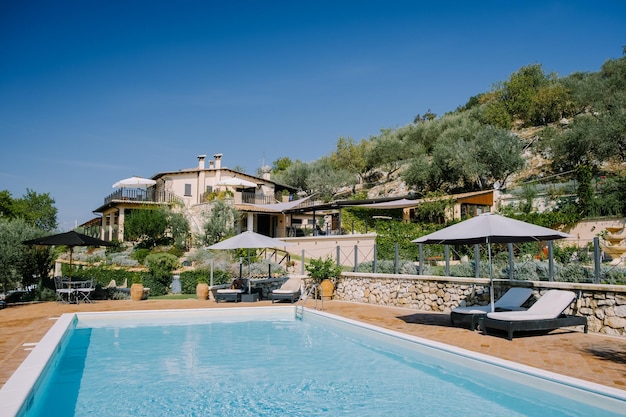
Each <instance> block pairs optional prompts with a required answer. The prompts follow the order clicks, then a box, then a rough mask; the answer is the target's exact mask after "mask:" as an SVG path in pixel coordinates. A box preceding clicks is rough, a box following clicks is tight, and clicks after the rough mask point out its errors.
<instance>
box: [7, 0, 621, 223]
mask: <svg viewBox="0 0 626 417" xmlns="http://www.w3.org/2000/svg"><path fill="white" fill-rule="evenodd" d="M623 45H626V2H624V1H621V0H619V1H618V0H615V1H600V2H590V1H568V0H562V1H552V0H544V1H490V0H483V1H480V2H478V1H476V2H469V1H465V2H460V1H458V2H455V1H440V2H433V1H429V2H420V1H393V0H392V1H368V0H361V1H341V0H337V1H325V0H317V1H269V0H268V1H231V2H226V1H224V2H212V1H155V0H152V1H142V0H135V1H133V0H131V1H116V0H107V1H104V0H82V1H74V2H67V1H62V0H57V1H38V2H36V1H28V0H24V1H11V0H0V138H1V143H2V145H1V149H2V150H1V152H0V190H5V189H6V190H9V191H10V192H11V194H12V196H13V197H14V198H18V197H21V196H23V195H24V194H25V193H26V189H27V188H28V189H31V190H34V191H36V192H38V193H49V194H50V195H51V197H52V198H53V199H55V201H56V204H55V205H56V207H57V208H58V210H59V216H58V219H59V222H60V229H61V230H69V229H71V228H72V227H73V226H74V225H75V224H76V223H77V224H80V223H83V222H85V221H87V220H89V219H91V218H93V217H94V214H93V213H92V211H93V210H94V209H96V208H97V207H99V206H100V205H101V204H102V203H103V199H104V197H105V196H107V195H108V194H109V193H110V192H112V188H111V186H112V184H113V183H114V182H116V181H117V180H119V179H122V178H126V177H129V176H132V175H140V176H144V177H150V176H152V175H154V174H156V173H158V172H163V171H169V170H178V169H183V168H190V167H194V166H196V165H197V160H196V156H197V155H199V154H206V155H208V156H212V155H213V154H215V153H223V154H224V157H223V165H224V166H227V167H234V166H241V167H244V168H245V169H246V171H247V172H248V173H251V174H254V173H255V172H256V170H257V168H259V167H260V166H261V165H262V164H263V163H265V164H268V165H270V164H271V163H272V161H274V160H276V159H277V158H279V157H283V156H288V157H290V158H291V159H293V160H295V159H299V160H302V161H305V162H310V161H314V160H316V159H318V158H320V157H321V156H323V155H326V154H328V153H330V152H332V151H333V150H334V149H335V145H336V143H337V139H338V138H339V137H350V138H353V139H355V140H360V139H363V138H369V137H371V136H375V135H377V134H378V133H379V132H380V130H381V129H385V128H397V127H400V126H404V125H406V124H408V123H410V122H411V121H412V120H413V118H414V117H415V115H416V114H418V113H419V114H424V113H425V112H426V111H427V110H429V109H430V110H431V111H433V112H434V113H436V114H438V115H441V114H443V113H445V112H447V111H452V110H454V109H455V108H456V107H458V106H460V105H463V104H465V103H466V102H467V100H468V99H469V98H470V97H471V96H473V95H476V94H478V93H482V92H486V91H489V90H490V88H491V87H492V85H493V84H494V83H497V82H500V81H504V80H506V79H508V77H509V76H510V75H511V74H512V73H514V72H515V71H517V70H518V69H519V68H521V67H522V66H525V65H530V64H536V63H539V64H541V65H542V66H543V69H544V71H545V72H555V73H557V74H558V75H560V76H566V75H569V74H571V73H572V72H576V71H589V72H595V71H598V70H599V69H600V67H601V65H602V64H603V63H604V62H605V61H606V60H608V59H615V58H619V57H621V56H622V48H623Z"/></svg>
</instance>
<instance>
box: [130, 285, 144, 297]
mask: <svg viewBox="0 0 626 417" xmlns="http://www.w3.org/2000/svg"><path fill="white" fill-rule="evenodd" d="M130 298H131V300H133V301H141V300H142V299H143V284H133V285H131V286H130Z"/></svg>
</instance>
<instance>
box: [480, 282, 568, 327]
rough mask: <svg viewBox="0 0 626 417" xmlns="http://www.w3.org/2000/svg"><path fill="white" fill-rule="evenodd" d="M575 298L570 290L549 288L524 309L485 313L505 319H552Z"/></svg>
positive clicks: (493, 317) (496, 318)
mask: <svg viewBox="0 0 626 417" xmlns="http://www.w3.org/2000/svg"><path fill="white" fill-rule="evenodd" d="M575 299H576V294H575V293H574V292H572V291H563V290H550V291H548V292H546V293H545V294H544V295H543V296H542V297H541V298H539V300H537V302H536V303H535V304H533V305H532V306H531V307H530V308H529V309H528V310H526V311H501V312H497V311H496V312H494V313H487V317H488V318H490V319H495V320H507V321H521V320H545V319H554V318H557V317H559V316H560V315H561V313H563V311H565V310H566V309H567V307H569V305H570V304H571V303H572V301H574V300H575Z"/></svg>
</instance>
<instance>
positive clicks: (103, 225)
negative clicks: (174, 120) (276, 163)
mask: <svg viewBox="0 0 626 417" xmlns="http://www.w3.org/2000/svg"><path fill="white" fill-rule="evenodd" d="M222 156H223V155H222V154H215V155H213V160H211V161H209V166H208V167H207V166H206V165H205V160H206V155H198V157H197V158H198V165H197V166H196V167H194V168H187V169H181V170H179V171H170V172H160V173H157V174H156V175H154V176H152V177H151V179H152V180H153V181H155V184H154V185H153V186H150V187H147V188H131V187H122V188H118V189H117V190H115V191H114V192H113V193H112V194H110V195H108V196H107V197H105V199H104V204H103V205H101V206H100V207H98V208H97V209H95V210H94V213H98V214H100V215H101V217H100V218H99V220H100V222H99V223H100V224H99V225H98V226H99V229H100V230H99V236H100V238H101V239H104V240H118V241H120V242H122V241H124V219H125V216H127V215H128V214H129V213H130V212H131V211H132V210H141V209H146V208H153V207H155V206H162V205H170V204H173V205H174V206H175V207H177V208H178V209H179V210H181V211H182V212H183V213H184V214H185V216H186V217H187V218H188V219H189V220H190V226H191V228H192V231H194V232H199V231H200V230H201V228H202V223H203V221H202V215H203V213H204V212H205V211H207V210H208V209H209V207H210V203H211V201H213V200H214V199H215V198H218V197H226V198H227V199H228V201H230V202H232V204H233V205H234V208H235V209H237V210H238V211H239V212H240V213H242V214H243V216H242V218H241V219H240V228H241V229H242V230H253V231H255V232H257V233H261V234H264V235H267V236H271V237H284V236H287V235H288V234H289V227H290V225H289V224H288V222H289V221H290V220H291V221H293V222H294V223H297V224H302V223H303V222H304V223H307V219H308V217H310V216H307V215H300V216H296V217H295V219H294V216H289V217H287V216H286V215H285V213H284V211H285V210H287V209H293V208H294V207H296V206H298V205H301V204H306V199H302V200H295V201H294V200H293V196H294V194H295V192H296V191H297V190H296V189H295V188H293V187H290V186H287V185H283V184H279V183H277V182H275V181H272V180H271V179H270V173H269V170H265V171H264V172H263V174H262V176H261V177H257V176H254V175H249V174H246V173H242V172H239V171H236V170H233V169H230V168H226V167H223V166H222ZM94 222H97V220H93V221H91V223H90V225H91V226H93V225H94Z"/></svg>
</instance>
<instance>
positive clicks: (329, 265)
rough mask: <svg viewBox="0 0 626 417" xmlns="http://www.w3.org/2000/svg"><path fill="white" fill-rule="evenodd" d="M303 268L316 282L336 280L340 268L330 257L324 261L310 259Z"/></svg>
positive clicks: (322, 259)
mask: <svg viewBox="0 0 626 417" xmlns="http://www.w3.org/2000/svg"><path fill="white" fill-rule="evenodd" d="M305 268H306V270H307V272H308V273H309V276H310V277H311V278H313V279H314V280H315V281H318V282H321V281H323V280H325V279H330V278H336V277H338V276H339V274H341V267H340V266H338V265H337V263H336V262H335V260H334V259H333V258H331V257H330V256H328V257H327V258H325V259H324V258H321V257H320V258H315V259H311V260H310V261H309V263H308V264H307V265H306V267H305Z"/></svg>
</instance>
